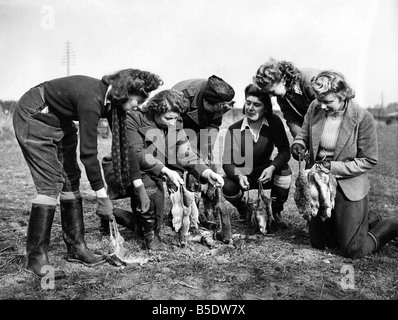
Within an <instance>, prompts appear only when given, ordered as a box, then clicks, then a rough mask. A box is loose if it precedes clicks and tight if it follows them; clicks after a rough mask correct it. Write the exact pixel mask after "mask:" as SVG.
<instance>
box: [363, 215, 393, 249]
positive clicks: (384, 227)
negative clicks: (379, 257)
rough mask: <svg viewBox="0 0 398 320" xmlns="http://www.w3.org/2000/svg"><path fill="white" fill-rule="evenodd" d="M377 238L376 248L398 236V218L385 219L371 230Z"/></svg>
mask: <svg viewBox="0 0 398 320" xmlns="http://www.w3.org/2000/svg"><path fill="white" fill-rule="evenodd" d="M369 232H370V233H372V234H373V235H374V236H375V238H376V239H377V246H376V250H379V249H381V248H382V247H383V246H384V245H385V244H387V243H388V242H390V241H391V240H393V239H395V238H397V237H398V218H389V219H385V220H383V221H381V222H379V223H378V224H376V225H375V226H374V227H373V229H372V230H369Z"/></svg>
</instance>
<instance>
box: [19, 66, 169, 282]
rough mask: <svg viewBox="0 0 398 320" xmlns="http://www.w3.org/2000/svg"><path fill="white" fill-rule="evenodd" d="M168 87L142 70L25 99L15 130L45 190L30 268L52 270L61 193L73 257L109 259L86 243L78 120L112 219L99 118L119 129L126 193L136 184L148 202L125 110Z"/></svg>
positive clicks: (36, 210)
mask: <svg viewBox="0 0 398 320" xmlns="http://www.w3.org/2000/svg"><path fill="white" fill-rule="evenodd" d="M161 83H162V81H161V80H160V79H159V77H158V76H156V75H154V74H151V73H149V72H146V71H141V70H137V69H127V70H122V71H120V72H117V73H115V74H113V75H110V76H104V77H103V78H102V80H100V79H95V78H91V77H87V76H80V75H76V76H70V77H65V78H59V79H54V80H50V81H46V82H44V83H41V84H39V85H37V86H36V87H34V88H32V89H30V90H29V91H27V92H26V93H25V94H24V95H23V96H22V98H21V99H20V100H19V102H18V105H17V108H16V110H15V112H14V117H13V125H14V130H15V134H16V138H17V140H18V143H19V145H20V147H21V149H22V153H23V155H24V157H25V160H26V163H27V165H28V167H29V169H30V172H31V174H32V178H33V182H34V184H35V186H36V190H37V193H38V195H37V197H36V198H35V199H33V201H32V209H31V213H30V219H29V226H28V233H27V244H26V246H27V250H26V251H27V269H29V270H32V271H33V272H34V273H35V274H37V275H39V276H44V275H45V274H44V273H43V272H42V267H43V266H45V265H50V263H49V261H48V256H47V250H48V246H49V242H50V234H51V227H52V222H53V218H54V214H55V210H56V204H57V198H58V196H59V197H60V209H61V220H62V230H63V237H64V241H65V243H66V245H67V251H68V254H67V260H68V261H73V262H80V263H83V264H85V265H89V266H93V265H96V264H98V263H101V262H103V261H104V258H103V257H102V256H98V255H94V254H93V253H91V252H90V251H89V250H88V248H87V246H86V243H85V240H84V223H83V207H82V196H81V194H80V176H81V171H80V169H79V165H78V162H77V153H76V148H77V145H78V135H77V128H76V126H75V124H74V122H73V121H78V122H79V137H80V141H79V142H80V159H81V161H82V163H83V165H84V167H85V170H86V175H87V177H88V180H89V182H90V184H91V188H92V189H93V190H94V191H95V193H96V196H97V200H98V209H97V214H98V215H99V216H101V217H102V218H105V219H108V220H110V219H112V203H111V201H110V200H109V198H108V197H107V194H106V191H105V188H104V181H103V178H102V173H101V167H100V164H99V161H98V159H97V154H98V147H97V125H98V121H99V119H100V118H107V119H108V122H109V124H110V127H111V128H112V136H113V140H112V153H114V154H115V155H116V157H115V159H118V161H115V167H117V169H116V170H115V178H116V180H117V184H118V188H119V191H120V192H124V190H125V188H126V187H128V186H129V185H130V184H132V183H133V181H135V185H136V187H137V188H138V189H139V190H141V191H140V192H139V193H140V197H141V198H142V200H143V202H148V201H147V200H145V199H147V196H146V194H145V190H144V189H143V187H142V186H141V187H138V186H139V184H140V179H141V175H140V172H139V166H138V162H137V160H136V159H135V158H134V157H129V154H128V145H127V144H126V138H125V119H126V112H127V111H129V110H131V109H132V108H135V107H137V106H138V105H139V104H141V103H143V102H144V101H145V100H146V99H147V97H148V95H149V94H150V92H151V91H153V90H155V89H157V88H158V86H159V85H160V84H161ZM141 184H142V183H141ZM64 276H65V273H64V272H63V271H62V270H56V271H55V278H60V277H64Z"/></svg>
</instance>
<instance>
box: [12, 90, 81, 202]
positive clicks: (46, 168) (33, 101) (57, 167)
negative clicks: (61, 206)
mask: <svg viewBox="0 0 398 320" xmlns="http://www.w3.org/2000/svg"><path fill="white" fill-rule="evenodd" d="M13 125H14V131H15V135H16V138H17V140H18V143H19V145H20V147H21V150H22V153H23V156H24V158H25V160H26V163H27V165H28V167H29V170H30V172H31V175H32V178H33V182H34V184H35V186H36V190H37V193H38V194H39V195H45V196H49V197H52V198H56V197H57V196H58V195H59V193H60V191H65V192H70V191H77V190H78V189H79V181H80V177H81V171H80V168H79V165H78V162H77V155H76V147H77V143H78V138H77V128H76V126H75V124H74V123H73V121H68V122H63V123H61V122H60V121H59V119H58V118H57V117H56V116H55V115H54V114H52V113H51V112H50V111H49V110H48V107H47V106H46V104H45V103H44V101H43V98H42V94H41V92H40V89H39V88H38V87H35V88H32V89H30V90H29V91H28V92H26V93H25V94H24V95H23V96H22V98H21V99H20V100H19V102H18V105H17V108H16V110H15V112H14V115H13Z"/></svg>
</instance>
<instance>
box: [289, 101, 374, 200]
mask: <svg viewBox="0 0 398 320" xmlns="http://www.w3.org/2000/svg"><path fill="white" fill-rule="evenodd" d="M320 107H321V104H320V103H319V102H318V101H317V100H314V101H313V102H312V103H311V105H310V107H309V108H308V112H307V114H306V115H305V118H304V123H303V126H302V128H301V130H300V132H299V133H298V135H297V136H296V138H295V139H294V141H293V144H294V143H299V144H301V145H303V146H305V147H306V148H307V149H309V161H308V163H307V167H308V168H309V167H311V166H312V165H313V164H314V163H315V160H316V155H317V154H318V149H319V142H320V138H321V135H322V132H323V129H324V126H325V121H326V115H325V112H324V111H323V110H322V109H321V108H320ZM377 162H378V142H377V131H376V123H375V121H374V119H373V116H372V114H371V113H370V112H369V111H368V110H366V109H364V108H362V107H360V106H359V105H358V103H357V102H356V101H355V100H353V99H350V100H347V101H346V111H345V113H344V116H343V120H342V123H341V126H340V129H339V133H338V138H337V143H336V148H335V152H334V156H333V159H332V161H331V162H330V163H331V168H330V171H331V173H332V174H334V175H335V177H336V179H337V183H338V185H339V186H340V187H341V189H342V191H343V193H344V195H345V196H346V197H347V198H348V199H349V200H351V201H359V200H361V199H363V198H364V197H365V196H366V195H367V194H368V192H369V189H370V183H369V179H368V176H367V172H368V171H369V170H371V169H372V168H373V167H374V166H375V165H376V164H377Z"/></svg>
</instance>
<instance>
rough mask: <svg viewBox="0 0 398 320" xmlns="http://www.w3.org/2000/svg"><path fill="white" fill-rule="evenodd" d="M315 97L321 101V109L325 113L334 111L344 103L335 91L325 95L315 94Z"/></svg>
mask: <svg viewBox="0 0 398 320" xmlns="http://www.w3.org/2000/svg"><path fill="white" fill-rule="evenodd" d="M316 99H317V100H318V101H319V102H320V103H321V109H322V110H323V111H325V113H327V114H332V113H335V112H336V111H338V110H340V109H341V108H342V107H343V105H344V100H343V99H342V98H340V97H339V96H337V95H336V94H335V93H328V94H327V95H325V96H317V97H316Z"/></svg>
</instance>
